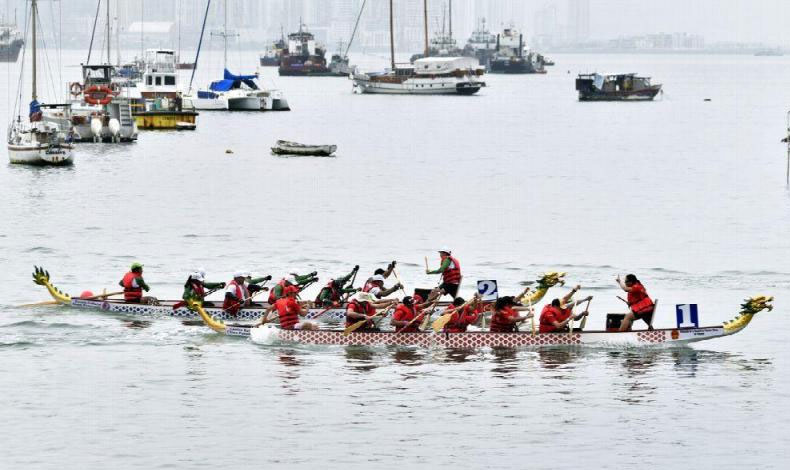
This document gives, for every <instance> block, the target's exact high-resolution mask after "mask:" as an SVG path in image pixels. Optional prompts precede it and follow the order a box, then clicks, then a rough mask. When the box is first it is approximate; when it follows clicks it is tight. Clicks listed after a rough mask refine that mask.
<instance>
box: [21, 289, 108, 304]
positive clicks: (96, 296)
mask: <svg viewBox="0 0 790 470" xmlns="http://www.w3.org/2000/svg"><path fill="white" fill-rule="evenodd" d="M121 294H123V291H118V292H110V293H109V294H99V295H92V296H90V297H85V298H82V297H78V298H77V299H75V300H96V299H102V298H105V297H113V296H115V295H121ZM59 303H60V302H59V301H57V300H45V301H43V302H34V303H32V304H22V305H17V307H36V306H38V305H55V304H59Z"/></svg>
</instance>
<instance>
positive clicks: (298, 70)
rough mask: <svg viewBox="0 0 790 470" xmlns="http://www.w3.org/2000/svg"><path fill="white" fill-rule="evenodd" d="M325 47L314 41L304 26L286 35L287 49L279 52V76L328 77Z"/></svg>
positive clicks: (330, 73)
mask: <svg viewBox="0 0 790 470" xmlns="http://www.w3.org/2000/svg"><path fill="white" fill-rule="evenodd" d="M325 55H326V47H325V46H323V45H322V44H319V43H318V42H317V41H316V40H315V36H313V33H311V32H309V31H307V28H306V27H305V25H303V24H300V25H299V31H298V32H296V33H291V34H289V35H288V47H287V48H285V49H283V50H282V51H281V52H280V67H279V69H278V71H279V73H280V75H281V76H329V75H332V72H331V71H330V70H329V67H327V65H326V58H325V57H324V56H325Z"/></svg>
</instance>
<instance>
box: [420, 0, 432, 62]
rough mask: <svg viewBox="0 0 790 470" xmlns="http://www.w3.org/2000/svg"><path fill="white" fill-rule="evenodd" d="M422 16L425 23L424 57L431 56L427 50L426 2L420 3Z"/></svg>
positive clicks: (426, 0) (425, 0) (424, 0)
mask: <svg viewBox="0 0 790 470" xmlns="http://www.w3.org/2000/svg"><path fill="white" fill-rule="evenodd" d="M422 15H423V20H424V22H425V53H424V55H425V57H428V56H429V55H431V50H430V49H429V48H428V0H423V2H422Z"/></svg>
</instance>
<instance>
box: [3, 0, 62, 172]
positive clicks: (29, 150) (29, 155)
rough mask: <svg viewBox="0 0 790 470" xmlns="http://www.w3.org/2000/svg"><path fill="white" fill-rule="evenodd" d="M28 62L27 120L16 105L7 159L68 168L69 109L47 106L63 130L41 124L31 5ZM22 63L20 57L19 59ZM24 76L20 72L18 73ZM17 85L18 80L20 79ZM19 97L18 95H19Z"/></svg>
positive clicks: (34, 15)
mask: <svg viewBox="0 0 790 470" xmlns="http://www.w3.org/2000/svg"><path fill="white" fill-rule="evenodd" d="M30 8H31V20H30V21H31V27H32V33H31V55H32V57H31V61H32V82H31V101H30V108H29V113H28V118H27V120H23V119H22V116H21V108H22V106H23V105H22V103H21V102H17V103H16V106H15V107H16V109H15V111H16V114H17V117H16V119H14V120H13V121H11V123H10V124H9V126H8V159H9V161H10V162H11V163H23V164H29V165H69V164H71V163H72V162H73V161H74V154H73V153H72V150H73V146H72V144H71V135H72V129H71V124H70V122H69V112H70V106H69V105H68V104H57V105H54V104H50V105H48V106H49V108H50V109H51V110H54V112H55V113H56V114H60V115H62V117H64V118H65V119H64V123H65V126H60V125H59V124H57V123H54V122H47V121H45V120H44V117H43V116H44V111H43V109H45V106H47V105H42V104H41V103H39V101H38V90H37V86H36V85H37V82H36V79H37V70H36V67H37V62H38V61H37V57H36V35H37V31H36V27H37V21H38V3H37V1H36V0H32V1H31V6H30ZM23 62H24V57H23ZM20 73H21V74H24V70H22V71H20ZM20 83H21V79H20ZM20 94H21V93H20Z"/></svg>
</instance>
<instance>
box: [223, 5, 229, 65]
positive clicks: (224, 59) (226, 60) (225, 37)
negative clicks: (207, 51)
mask: <svg viewBox="0 0 790 470" xmlns="http://www.w3.org/2000/svg"><path fill="white" fill-rule="evenodd" d="M222 39H224V40H225V53H224V56H223V65H224V67H225V68H226V69H227V68H228V0H225V27H224V31H223V32H222Z"/></svg>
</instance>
